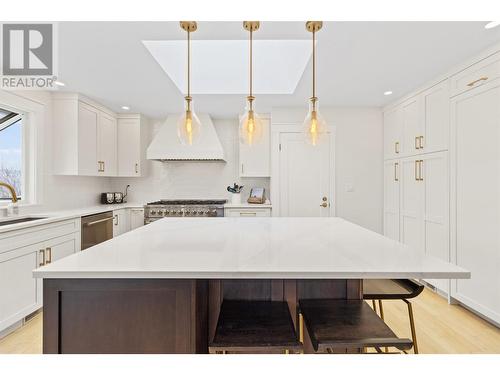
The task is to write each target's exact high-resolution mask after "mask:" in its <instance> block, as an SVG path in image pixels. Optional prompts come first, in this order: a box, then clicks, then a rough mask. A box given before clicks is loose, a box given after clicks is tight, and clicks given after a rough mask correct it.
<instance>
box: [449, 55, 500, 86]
mask: <svg viewBox="0 0 500 375" xmlns="http://www.w3.org/2000/svg"><path fill="white" fill-rule="evenodd" d="M499 77H500V52H497V53H495V54H494V55H492V56H490V57H487V58H486V59H484V60H481V61H480V62H478V63H476V64H474V65H472V66H470V67H469V68H467V69H465V70H463V71H461V72H460V73H457V74H455V75H454V76H453V77H451V96H455V95H458V94H461V93H462V92H465V91H468V90H472V89H474V88H476V87H479V86H481V85H484V84H485V83H488V82H491V81H494V80H496V79H498V78H499Z"/></svg>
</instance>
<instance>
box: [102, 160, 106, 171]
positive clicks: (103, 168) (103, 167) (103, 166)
mask: <svg viewBox="0 0 500 375" xmlns="http://www.w3.org/2000/svg"><path fill="white" fill-rule="evenodd" d="M105 169H106V163H105V162H102V171H103V172H104V170H105Z"/></svg>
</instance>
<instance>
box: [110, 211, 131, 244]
mask: <svg viewBox="0 0 500 375" xmlns="http://www.w3.org/2000/svg"><path fill="white" fill-rule="evenodd" d="M129 230H130V210H129V209H128V208H122V209H120V210H114V211H113V237H116V236H119V235H120V234H123V233H125V232H128V231H129Z"/></svg>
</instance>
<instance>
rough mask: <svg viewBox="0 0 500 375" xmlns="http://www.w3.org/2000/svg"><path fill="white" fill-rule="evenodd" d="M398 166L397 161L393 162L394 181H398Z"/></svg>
mask: <svg viewBox="0 0 500 375" xmlns="http://www.w3.org/2000/svg"><path fill="white" fill-rule="evenodd" d="M398 167H399V163H394V181H399V178H398Z"/></svg>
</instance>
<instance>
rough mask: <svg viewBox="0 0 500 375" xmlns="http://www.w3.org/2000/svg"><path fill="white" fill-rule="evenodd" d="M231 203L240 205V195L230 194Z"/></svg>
mask: <svg viewBox="0 0 500 375" xmlns="http://www.w3.org/2000/svg"><path fill="white" fill-rule="evenodd" d="M231 203H232V204H240V203H241V194H239V193H233V194H231Z"/></svg>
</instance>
